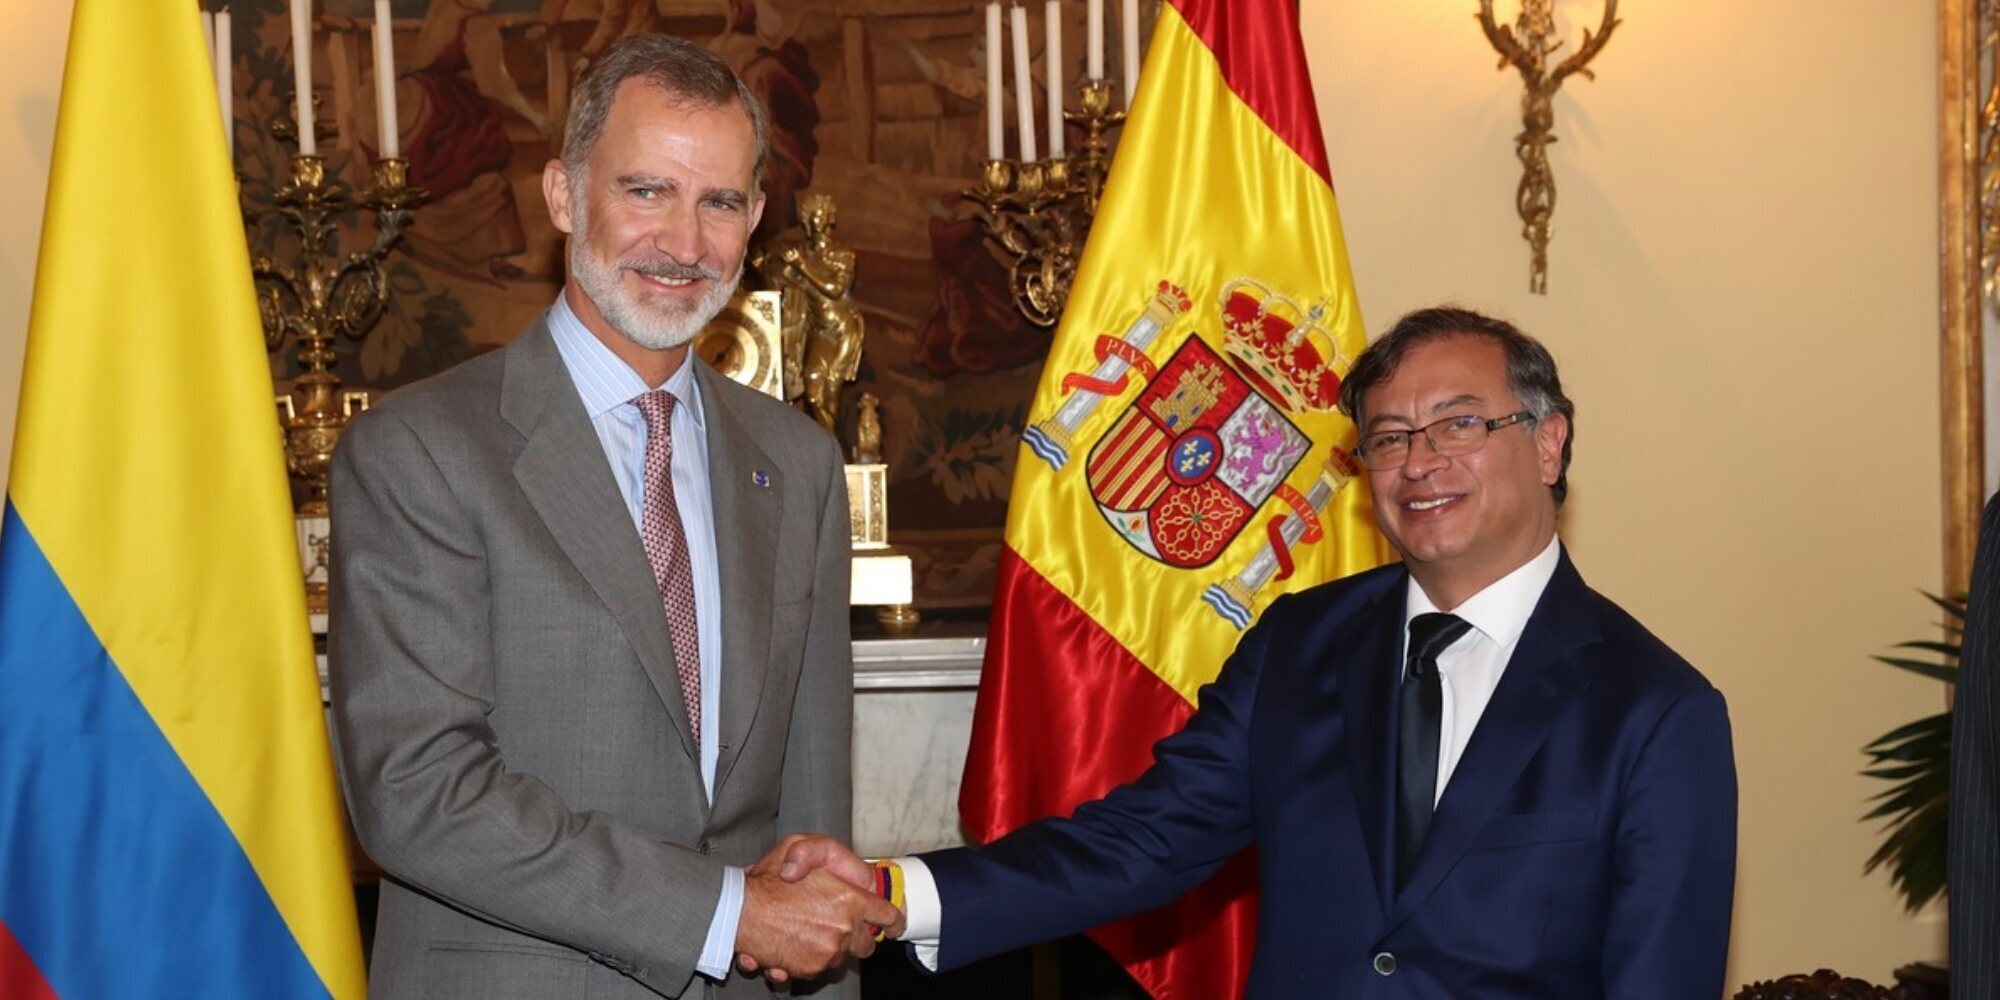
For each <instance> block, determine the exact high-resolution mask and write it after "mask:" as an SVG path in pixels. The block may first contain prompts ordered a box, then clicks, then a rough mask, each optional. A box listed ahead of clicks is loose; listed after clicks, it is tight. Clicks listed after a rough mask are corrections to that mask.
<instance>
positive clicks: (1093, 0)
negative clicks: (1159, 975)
mask: <svg viewBox="0 0 2000 1000" xmlns="http://www.w3.org/2000/svg"><path fill="white" fill-rule="evenodd" d="M1087 23H1088V24H1089V27H1090V31H1089V37H1088V38H1087V39H1085V41H1087V42H1088V43H1089V44H1088V45H1086V46H1085V47H1086V48H1088V49H1089V50H1090V53H1089V58H1090V72H1089V74H1088V75H1089V77H1090V81H1091V82H1092V83H1096V82H1097V81H1099V80H1102V79H1104V0H1090V15H1089V18H1088V22H1087Z"/></svg>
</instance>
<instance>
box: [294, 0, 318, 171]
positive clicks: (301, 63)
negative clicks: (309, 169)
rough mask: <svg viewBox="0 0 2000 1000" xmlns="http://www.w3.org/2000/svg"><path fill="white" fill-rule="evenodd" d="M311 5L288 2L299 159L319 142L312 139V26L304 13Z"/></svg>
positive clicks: (314, 152) (301, 0)
mask: <svg viewBox="0 0 2000 1000" xmlns="http://www.w3.org/2000/svg"><path fill="white" fill-rule="evenodd" d="M311 2H312V0H292V89H293V90H295V91H297V93H298V104H297V108H296V113H297V115H298V119H299V155H300V156H315V155H317V154H318V153H319V143H318V142H317V141H315V140H314V139H313V101H312V94H313V88H312V23H311V21H310V20H309V14H308V10H307V8H308V7H309V6H310V4H311Z"/></svg>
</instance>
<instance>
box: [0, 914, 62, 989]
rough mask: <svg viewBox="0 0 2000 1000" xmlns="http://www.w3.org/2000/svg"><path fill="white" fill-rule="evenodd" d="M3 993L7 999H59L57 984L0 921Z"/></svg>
mask: <svg viewBox="0 0 2000 1000" xmlns="http://www.w3.org/2000/svg"><path fill="white" fill-rule="evenodd" d="M0 997H7V998H8V1000H57V998H56V991H55V988H54V987H52V986H50V985H49V981H48V980H47V979H44V978H42V970H40V969H38V968H36V967H35V962H34V960H33V959H31V958H29V957H28V952H27V951H26V950H25V949H23V948H22V947H21V942H20V941H19V940H17V939H16V938H15V937H14V932H13V931H11V930H8V929H7V925H6V924H4V923H0Z"/></svg>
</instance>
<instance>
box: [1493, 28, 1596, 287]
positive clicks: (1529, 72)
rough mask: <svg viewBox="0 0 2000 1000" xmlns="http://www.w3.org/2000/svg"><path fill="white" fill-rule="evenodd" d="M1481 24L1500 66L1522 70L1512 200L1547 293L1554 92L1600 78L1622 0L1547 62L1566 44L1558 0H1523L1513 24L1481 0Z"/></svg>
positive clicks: (1532, 273) (1533, 268) (1538, 281)
mask: <svg viewBox="0 0 2000 1000" xmlns="http://www.w3.org/2000/svg"><path fill="white" fill-rule="evenodd" d="M1478 17H1479V27H1480V28H1482V29H1484V30H1485V32H1486V40H1487V41H1489V42H1491V43H1493V48H1494V50H1495V51H1497V52H1499V53H1500V65H1499V67H1498V68H1499V69H1503V70H1504V69H1506V68H1507V67H1508V66H1509V65H1510V64H1511V65H1512V66H1513V67H1514V68H1515V69H1518V70H1520V71H1521V84H1522V87H1523V88H1524V89H1523V91H1522V93H1521V134H1520V135H1517V136H1515V137H1514V154H1515V155H1516V156H1519V157H1520V158H1521V186H1520V187H1519V188H1518V189H1517V190H1516V191H1515V192H1514V203H1515V206H1516V207H1517V208H1519V209H1520V211H1521V236H1522V237H1523V238H1525V239H1526V240H1527V241H1528V245H1529V246H1530V247H1531V248H1533V250H1534V255H1535V256H1534V262H1533V264H1531V265H1530V267H1529V271H1528V290H1529V291H1531V292H1534V293H1535V294H1537V295H1547V294H1548V293H1549V223H1550V220H1551V219H1552V218H1553V217H1554V216H1555V212H1556V178H1555V174H1554V173H1553V172H1551V171H1550V170H1549V153H1548V148H1549V143H1552V142H1554V141H1556V137H1555V135H1554V134H1553V131H1552V130H1553V129H1554V127H1555V122H1556V112H1555V106H1554V104H1553V102H1554V100H1555V96H1556V91H1558V90H1561V89H1562V84H1563V80H1565V79H1567V78H1568V77H1569V76H1570V74H1572V73H1581V74H1583V76H1584V77H1585V78H1586V79H1590V80H1595V79H1597V77H1596V76H1595V75H1594V74H1592V73H1591V72H1590V70H1589V68H1588V67H1589V64H1590V60H1591V59H1593V58H1595V57H1596V55H1597V52H1598V50H1599V49H1602V48H1604V43H1605V42H1606V41H1607V40H1609V39H1610V38H1611V31H1612V29H1614V28H1616V27H1618V24H1619V21H1618V0H1604V21H1603V23H1602V24H1600V25H1599V26H1598V29H1597V32H1596V33H1595V34H1592V33H1591V31H1590V29H1588V28H1585V29H1584V31H1583V45H1582V46H1580V47H1579V48H1578V49H1577V50H1576V52H1575V53H1574V54H1572V55H1571V56H1570V57H1569V58H1568V59H1564V60H1563V61H1562V62H1560V63H1557V64H1556V65H1555V67H1554V68H1553V69H1551V68H1550V67H1549V57H1550V56H1552V55H1554V54H1555V52H1556V50H1557V49H1560V48H1562V45H1563V43H1562V41H1561V40H1559V39H1556V38H1554V37H1553V36H1554V35H1555V33H1556V16H1555V0H1522V3H1521V16H1520V17H1518V18H1516V19H1515V21H1514V25H1513V27H1511V28H1510V27H1505V26H1503V25H1499V24H1496V23H1494V20H1493V0H1479V14H1478Z"/></svg>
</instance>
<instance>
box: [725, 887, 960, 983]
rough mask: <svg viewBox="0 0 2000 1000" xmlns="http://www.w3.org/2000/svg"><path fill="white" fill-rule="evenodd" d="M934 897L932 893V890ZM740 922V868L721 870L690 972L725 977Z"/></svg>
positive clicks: (934, 893)
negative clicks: (704, 933) (704, 934)
mask: <svg viewBox="0 0 2000 1000" xmlns="http://www.w3.org/2000/svg"><path fill="white" fill-rule="evenodd" d="M932 895H933V896H935V895H936V890H935V889H933V890H932ZM742 919H743V869H741V868H737V867H735V866H733V865H732V866H730V867H727V868H724V869H722V898H721V899H720V900H718V901H717V902H716V904H715V916H714V917H712V918H710V919H709V921H708V940H706V941H704V942H703V943H702V946H701V958H700V960H698V961H696V962H695V964H694V970H695V971H696V972H699V973H701V974H702V975H704V976H707V977H708V978H710V979H714V980H717V981H721V980H725V979H728V978H729V967H730V964H731V963H732V962H734V961H735V959H736V925H737V923H738V922H740V921H741V920H742Z"/></svg>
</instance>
